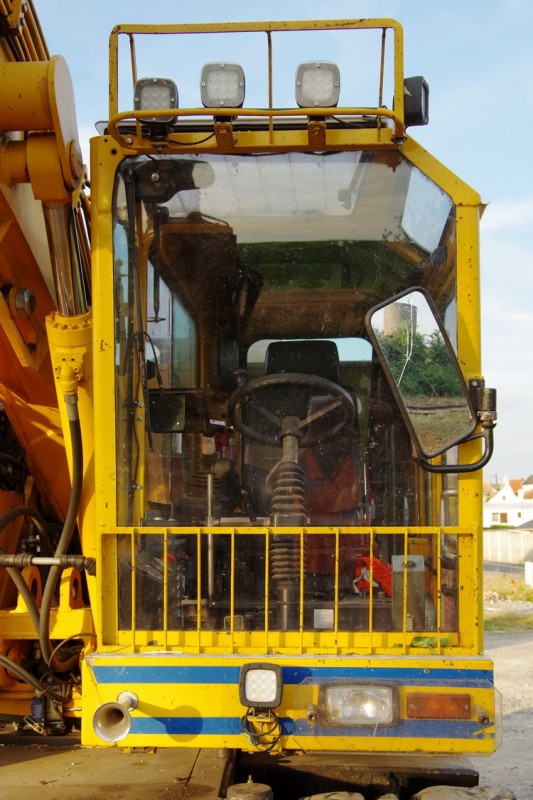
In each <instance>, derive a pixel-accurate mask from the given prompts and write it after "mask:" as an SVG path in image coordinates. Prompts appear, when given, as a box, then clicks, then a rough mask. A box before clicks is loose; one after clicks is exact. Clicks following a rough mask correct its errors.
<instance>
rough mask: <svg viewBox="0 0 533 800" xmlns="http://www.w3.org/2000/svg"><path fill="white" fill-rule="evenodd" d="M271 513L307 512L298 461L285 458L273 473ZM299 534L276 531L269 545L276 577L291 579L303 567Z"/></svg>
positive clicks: (285, 579) (273, 572) (303, 485)
mask: <svg viewBox="0 0 533 800" xmlns="http://www.w3.org/2000/svg"><path fill="white" fill-rule="evenodd" d="M270 509H271V514H272V515H274V514H279V515H283V516H295V517H296V518H299V519H301V518H304V519H305V517H306V516H307V509H306V503H305V479H304V474H303V470H302V468H301V467H300V465H299V464H295V463H293V462H282V463H281V464H280V465H279V466H278V468H277V470H276V472H275V475H274V487H273V492H272V502H271V506H270ZM299 547H300V538H299V537H298V536H297V535H296V534H293V535H287V536H286V535H283V534H277V535H275V536H274V537H273V538H272V542H271V546H270V565H271V575H272V578H273V580H276V581H284V582H292V581H294V580H296V579H297V578H298V575H299V571H300V551H299Z"/></svg>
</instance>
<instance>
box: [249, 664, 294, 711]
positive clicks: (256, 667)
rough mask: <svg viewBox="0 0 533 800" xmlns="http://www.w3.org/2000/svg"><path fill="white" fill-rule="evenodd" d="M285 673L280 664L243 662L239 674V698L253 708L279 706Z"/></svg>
mask: <svg viewBox="0 0 533 800" xmlns="http://www.w3.org/2000/svg"><path fill="white" fill-rule="evenodd" d="M282 690H283V675H282V672H281V667H280V666H279V665H278V664H265V663H259V664H257V663H254V664H243V666H242V667H241V673H240V675H239V700H240V702H241V703H242V705H243V706H246V707H247V708H253V709H263V708H270V709H271V708H277V707H278V706H279V704H280V703H281V693H282Z"/></svg>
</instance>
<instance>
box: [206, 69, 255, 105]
mask: <svg viewBox="0 0 533 800" xmlns="http://www.w3.org/2000/svg"><path fill="white" fill-rule="evenodd" d="M244 90H245V80H244V70H243V68H242V67H241V66H240V64H231V63H228V62H227V61H224V62H220V63H213V64H205V65H204V66H203V67H202V76H201V79H200V94H201V98H202V103H203V105H204V106H205V107H206V108H240V107H241V106H242V104H243V103H244Z"/></svg>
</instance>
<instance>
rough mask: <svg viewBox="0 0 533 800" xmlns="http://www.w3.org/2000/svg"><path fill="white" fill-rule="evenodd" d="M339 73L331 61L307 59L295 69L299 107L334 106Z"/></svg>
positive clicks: (337, 98)
mask: <svg viewBox="0 0 533 800" xmlns="http://www.w3.org/2000/svg"><path fill="white" fill-rule="evenodd" d="M340 90H341V74H340V72H339V68H338V66H337V65H336V64H333V62H331V61H307V62H306V63H305V64H300V66H299V67H298V69H297V71H296V102H297V103H298V105H299V106H300V108H311V107H312V106H317V107H327V106H336V105H337V103H338V102H339V94H340Z"/></svg>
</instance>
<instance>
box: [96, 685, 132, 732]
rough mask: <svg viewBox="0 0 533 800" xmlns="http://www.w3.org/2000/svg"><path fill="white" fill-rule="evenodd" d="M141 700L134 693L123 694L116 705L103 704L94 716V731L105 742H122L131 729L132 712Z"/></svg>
mask: <svg viewBox="0 0 533 800" xmlns="http://www.w3.org/2000/svg"><path fill="white" fill-rule="evenodd" d="M138 703H139V699H138V697H137V695H136V694H134V693H133V692H121V693H120V694H119V696H118V697H117V702H116V703H113V702H111V703H102V705H101V706H98V708H97V709H96V711H95V712H94V715H93V730H94V732H95V733H96V735H97V736H99V737H100V739H103V741H104V742H111V743H115V742H120V741H121V740H122V739H124V738H125V737H126V736H127V735H128V733H129V732H130V729H131V714H130V710H133V709H134V708H137V705H138Z"/></svg>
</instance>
